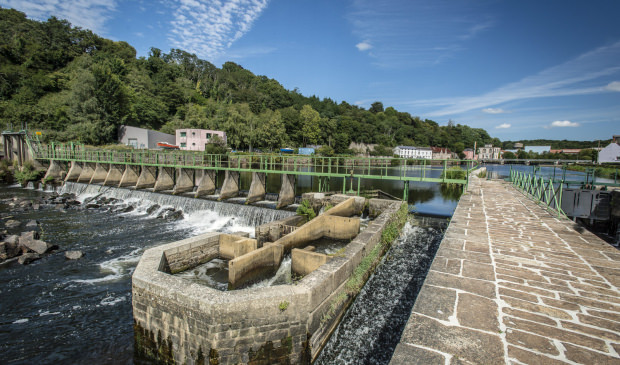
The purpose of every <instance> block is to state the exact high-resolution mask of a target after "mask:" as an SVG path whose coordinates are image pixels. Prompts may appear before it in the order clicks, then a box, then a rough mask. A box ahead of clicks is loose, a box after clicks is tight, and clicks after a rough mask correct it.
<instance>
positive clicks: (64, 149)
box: [35, 143, 477, 185]
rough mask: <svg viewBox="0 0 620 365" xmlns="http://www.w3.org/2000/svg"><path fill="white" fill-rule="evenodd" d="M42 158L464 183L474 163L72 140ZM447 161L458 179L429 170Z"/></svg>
mask: <svg viewBox="0 0 620 365" xmlns="http://www.w3.org/2000/svg"><path fill="white" fill-rule="evenodd" d="M35 158H37V159H42V160H57V161H77V162H85V163H106V164H123V165H143V166H156V167H173V168H189V169H207V170H229V171H240V172H242V171H247V172H262V173H277V174H293V175H310V176H319V177H322V178H330V177H333V178H343V179H344V178H347V177H349V178H357V179H358V185H359V180H360V179H382V180H400V181H405V182H410V181H427V182H440V183H450V184H464V185H466V184H467V182H468V178H467V177H468V176H469V173H470V172H471V170H472V169H474V168H476V167H477V165H476V164H475V163H472V162H471V161H462V160H424V159H422V160H410V159H409V160H408V159H400V158H374V157H341V156H339V157H323V156H303V155H275V154H247V155H245V154H243V155H237V154H226V155H212V154H206V153H203V152H198V151H174V150H173V151H165V150H129V149H128V150H106V149H93V148H85V147H84V146H81V145H74V144H54V143H52V144H49V145H43V146H42V147H41V148H40V149H38V151H36V153H35ZM451 166H464V167H465V170H466V172H467V174H466V177H465V178H463V179H454V178H450V177H449V176H448V177H446V176H445V174H443V176H442V174H441V173H435V174H434V175H436V176H438V177H432V176H431V172H433V171H437V170H440V171H441V170H444V171H445V170H447V169H448V167H451Z"/></svg>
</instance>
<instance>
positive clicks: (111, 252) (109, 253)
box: [105, 250, 114, 255]
mask: <svg viewBox="0 0 620 365" xmlns="http://www.w3.org/2000/svg"><path fill="white" fill-rule="evenodd" d="M105 253H106V255H111V254H113V253H114V251H112V250H106V251H105Z"/></svg>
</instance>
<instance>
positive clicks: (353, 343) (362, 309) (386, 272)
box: [315, 218, 447, 365]
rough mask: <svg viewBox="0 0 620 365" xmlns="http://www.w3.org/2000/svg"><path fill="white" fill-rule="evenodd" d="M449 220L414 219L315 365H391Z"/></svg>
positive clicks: (363, 289) (371, 278) (372, 277)
mask: <svg viewBox="0 0 620 365" xmlns="http://www.w3.org/2000/svg"><path fill="white" fill-rule="evenodd" d="M446 227H447V220H445V219H435V218H420V219H417V218H410V222H409V223H407V224H406V225H405V227H404V228H403V232H402V234H401V237H400V238H399V239H398V240H397V242H395V243H394V244H393V245H392V247H391V248H390V250H389V251H388V252H387V254H386V255H385V257H384V258H383V261H382V262H381V264H380V265H379V266H378V268H377V270H376V272H375V273H374V274H373V275H372V276H371V277H370V278H369V280H368V282H367V283H366V285H365V286H364V288H362V290H361V292H360V293H359V295H358V296H357V297H356V298H355V301H354V302H353V304H352V305H351V307H350V308H349V309H348V311H347V313H346V314H345V316H344V317H343V320H342V322H341V323H340V324H339V325H338V327H337V328H336V330H335V331H334V333H333V334H332V336H331V338H330V339H329V341H328V342H327V344H326V345H325V348H324V349H323V351H322V352H321V354H320V355H319V357H318V359H317V361H316V362H315V364H325V365H328V364H329V365H331V364H387V363H389V362H390V359H391V358H392V353H393V352H394V349H395V348H396V345H397V344H398V342H399V341H400V336H401V333H402V331H403V329H404V327H405V325H406V324H407V320H408V319H409V315H410V313H411V308H412V307H413V304H414V302H415V299H416V297H417V295H418V292H419V291H420V288H421V287H422V284H423V283H424V278H425V277H426V273H427V272H428V269H429V267H430V265H431V263H432V260H433V257H434V256H435V252H436V251H437V248H438V247H439V243H440V242H441V239H442V237H443V233H444V231H445V228H446Z"/></svg>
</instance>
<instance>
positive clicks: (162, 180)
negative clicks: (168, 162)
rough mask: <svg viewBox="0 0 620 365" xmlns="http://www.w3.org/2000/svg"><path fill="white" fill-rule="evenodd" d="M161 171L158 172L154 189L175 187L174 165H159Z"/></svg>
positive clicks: (160, 189)
mask: <svg viewBox="0 0 620 365" xmlns="http://www.w3.org/2000/svg"><path fill="white" fill-rule="evenodd" d="M158 171H159V173H158V174H157V181H155V186H154V187H153V191H163V190H170V189H172V188H174V168H173V167H162V166H160V167H159V170H158Z"/></svg>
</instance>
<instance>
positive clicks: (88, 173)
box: [67, 162, 95, 184]
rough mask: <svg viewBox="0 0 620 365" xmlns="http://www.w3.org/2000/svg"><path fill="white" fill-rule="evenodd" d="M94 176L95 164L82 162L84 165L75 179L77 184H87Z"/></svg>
mask: <svg viewBox="0 0 620 365" xmlns="http://www.w3.org/2000/svg"><path fill="white" fill-rule="evenodd" d="M94 174H95V164H93V163H90V162H84V164H83V165H82V170H81V171H80V175H79V176H78V178H77V182H79V183H87V184H88V183H90V180H91V179H92V177H93V175H94ZM67 177H68V176H67Z"/></svg>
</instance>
